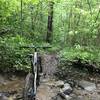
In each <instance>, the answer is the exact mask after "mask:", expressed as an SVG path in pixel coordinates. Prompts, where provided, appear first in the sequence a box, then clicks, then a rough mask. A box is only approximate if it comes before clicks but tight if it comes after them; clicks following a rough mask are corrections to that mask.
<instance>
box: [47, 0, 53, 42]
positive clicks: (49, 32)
mask: <svg viewBox="0 0 100 100" xmlns="http://www.w3.org/2000/svg"><path fill="white" fill-rule="evenodd" d="M53 5H54V2H52V1H51V2H49V11H48V26H47V36H46V42H48V43H51V42H52V32H53Z"/></svg>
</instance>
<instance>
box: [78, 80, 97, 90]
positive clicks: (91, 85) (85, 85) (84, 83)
mask: <svg viewBox="0 0 100 100" xmlns="http://www.w3.org/2000/svg"><path fill="white" fill-rule="evenodd" d="M79 86H80V87H81V88H82V89H85V90H87V91H94V90H96V85H95V83H91V82H88V81H80V82H79Z"/></svg>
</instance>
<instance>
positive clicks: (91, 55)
mask: <svg viewBox="0 0 100 100" xmlns="http://www.w3.org/2000/svg"><path fill="white" fill-rule="evenodd" d="M99 53H100V51H99V49H94V47H85V46H80V45H75V46H74V47H71V48H69V47H66V48H64V49H63V50H61V51H60V57H61V58H62V59H66V60H75V59H82V60H83V61H89V62H98V63H99V61H100V57H99V56H98V54H99Z"/></svg>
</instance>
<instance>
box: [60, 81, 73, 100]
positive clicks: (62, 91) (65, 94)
mask: <svg viewBox="0 0 100 100" xmlns="http://www.w3.org/2000/svg"><path fill="white" fill-rule="evenodd" d="M72 91H73V89H72V88H71V86H70V84H68V83H66V84H64V87H63V88H62V89H60V93H59V95H60V96H62V97H63V98H64V99H66V100H70V99H71V97H70V94H71V93H72Z"/></svg>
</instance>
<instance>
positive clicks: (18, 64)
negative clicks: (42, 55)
mask: <svg viewBox="0 0 100 100" xmlns="http://www.w3.org/2000/svg"><path fill="white" fill-rule="evenodd" d="M30 42H31V41H30V40H28V39H26V38H25V37H21V36H20V35H16V36H14V37H13V36H6V37H4V38H0V69H2V70H5V69H6V70H7V71H8V70H12V71H14V70H15V69H16V70H27V68H28V63H27V59H26V58H25V56H26V54H27V53H28V52H29V50H25V49H21V48H20V47H21V46H22V45H27V44H29V43H30Z"/></svg>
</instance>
